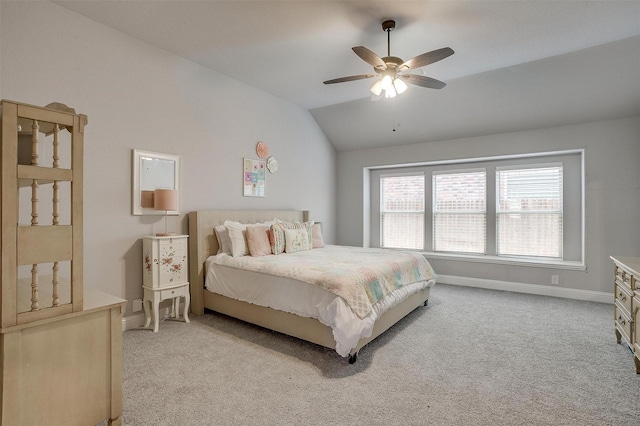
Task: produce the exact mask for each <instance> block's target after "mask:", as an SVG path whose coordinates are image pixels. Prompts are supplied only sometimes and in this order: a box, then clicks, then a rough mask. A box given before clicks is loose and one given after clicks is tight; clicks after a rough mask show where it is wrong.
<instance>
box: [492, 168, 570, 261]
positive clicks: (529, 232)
mask: <svg viewBox="0 0 640 426" xmlns="http://www.w3.org/2000/svg"><path fill="white" fill-rule="evenodd" d="M562 175H563V170H562V164H558V165H549V166H544V167H530V168H498V169H496V221H497V223H496V232H497V254H498V255H514V256H532V257H550V258H559V259H561V258H562V241H563V238H562V221H563V217H562V216H563V205H562V204H563V197H562V188H563V182H562Z"/></svg>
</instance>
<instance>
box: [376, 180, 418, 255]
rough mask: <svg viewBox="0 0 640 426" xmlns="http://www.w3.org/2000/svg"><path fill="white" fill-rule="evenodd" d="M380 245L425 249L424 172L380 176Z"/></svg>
mask: <svg viewBox="0 0 640 426" xmlns="http://www.w3.org/2000/svg"><path fill="white" fill-rule="evenodd" d="M380 192H381V193H380V200H381V203H380V204H381V206H380V246H381V247H387V248H408V249H418V250H422V249H423V248H424V198H425V191H424V174H423V173H420V174H413V175H402V176H382V177H381V178H380Z"/></svg>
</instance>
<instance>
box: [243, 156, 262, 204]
mask: <svg viewBox="0 0 640 426" xmlns="http://www.w3.org/2000/svg"><path fill="white" fill-rule="evenodd" d="M266 171H267V163H266V161H264V160H254V159H252V158H245V159H244V168H243V173H242V182H243V187H242V195H244V196H245V197H265V196H266V182H265V180H266V179H265V178H266Z"/></svg>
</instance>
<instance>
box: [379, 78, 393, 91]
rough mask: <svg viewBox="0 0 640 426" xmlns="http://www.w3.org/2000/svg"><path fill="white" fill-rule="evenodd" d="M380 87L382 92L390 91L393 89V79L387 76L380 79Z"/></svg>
mask: <svg viewBox="0 0 640 426" xmlns="http://www.w3.org/2000/svg"><path fill="white" fill-rule="evenodd" d="M380 85H381V87H382V89H383V90H385V91H386V90H390V89H391V88H393V78H391V76H390V75H389V74H386V75H385V76H384V77H382V80H380Z"/></svg>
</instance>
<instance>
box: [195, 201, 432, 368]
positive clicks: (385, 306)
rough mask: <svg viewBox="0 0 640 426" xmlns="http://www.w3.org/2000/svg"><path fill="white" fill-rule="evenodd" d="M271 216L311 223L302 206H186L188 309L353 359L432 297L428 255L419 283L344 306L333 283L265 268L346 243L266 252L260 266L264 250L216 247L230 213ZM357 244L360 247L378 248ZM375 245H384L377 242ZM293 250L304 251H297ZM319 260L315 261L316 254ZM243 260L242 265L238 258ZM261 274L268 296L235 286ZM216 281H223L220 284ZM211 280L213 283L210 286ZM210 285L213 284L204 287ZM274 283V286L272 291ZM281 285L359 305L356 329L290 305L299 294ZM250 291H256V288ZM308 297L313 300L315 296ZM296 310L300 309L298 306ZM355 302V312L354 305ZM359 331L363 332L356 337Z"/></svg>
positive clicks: (258, 218)
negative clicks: (321, 284)
mask: <svg viewBox="0 0 640 426" xmlns="http://www.w3.org/2000/svg"><path fill="white" fill-rule="evenodd" d="M273 219H278V220H280V221H285V222H296V223H305V222H306V223H308V222H309V212H308V211H299V210H206V211H193V212H190V213H189V275H190V290H191V311H192V313H193V314H195V315H201V314H203V313H204V311H205V309H209V310H212V311H215V312H219V313H222V314H225V315H228V316H231V317H234V318H237V319H240V320H243V321H246V322H249V323H252V324H255V325H259V326H262V327H265V328H268V329H270V330H274V331H277V332H280V333H284V334H287V335H289V336H293V337H297V338H299V339H302V340H305V341H309V342H312V343H315V344H318V345H321V346H324V347H327V348H331V349H334V350H336V352H338V354H340V355H341V356H343V357H348V359H349V363H354V362H355V361H356V359H357V354H358V351H359V350H360V349H361V348H362V347H363V346H365V345H366V344H367V343H369V342H370V341H372V340H373V339H375V338H376V337H377V336H379V335H380V334H382V333H383V332H384V331H386V330H387V329H389V328H390V327H391V326H392V325H394V324H395V323H396V322H398V321H399V320H400V319H402V318H403V317H405V316H406V315H407V314H409V313H410V312H412V311H413V310H415V309H416V308H418V307H419V306H423V305H424V306H426V305H427V302H428V299H429V293H430V289H431V287H432V286H433V285H434V284H435V274H433V270H432V269H431V266H430V265H429V264H428V262H425V263H426V265H427V266H424V265H423V264H422V263H421V264H420V271H421V274H422V275H420V277H419V279H418V278H416V282H415V283H414V282H411V283H408V284H407V285H404V286H403V287H402V288H399V289H397V291H396V290H394V292H393V294H389V295H384V296H380V295H379V297H380V298H381V300H378V301H375V302H374V301H372V302H371V306H370V307H369V308H370V309H371V311H370V312H369V313H368V311H367V309H366V308H362V309H364V310H360V311H357V310H356V309H344V306H346V305H345V304H344V302H345V301H344V300H343V298H342V297H341V296H336V295H334V294H331V295H328V294H329V292H328V291H326V290H325V289H323V288H318V286H317V285H312V284H310V281H308V282H304V280H303V279H302V278H299V277H298V278H299V280H296V279H294V278H295V277H294V276H291V277H282V278H276V277H275V276H273V275H269V276H268V277H267V276H265V274H264V271H261V268H263V267H264V261H265V260H270V261H275V260H276V259H277V260H278V262H279V261H285V259H291V261H294V262H301V263H300V265H307V263H306V262H310V261H312V260H311V259H313V258H314V257H317V255H319V254H322V255H324V256H328V255H329V253H330V252H331V251H332V250H333V251H337V252H338V253H341V250H346V249H347V248H345V247H341V246H331V245H327V246H326V247H324V248H321V249H312V250H309V251H308V252H307V251H302V252H299V253H292V254H289V253H286V254H283V255H278V256H265V257H264V259H263V264H260V266H255V262H256V261H258V260H260V258H256V257H252V256H245V257H242V258H236V257H233V256H228V255H223V254H222V255H221V254H218V252H219V248H220V247H219V242H218V238H217V237H216V234H215V232H214V227H216V226H218V225H221V224H224V223H225V221H228V220H230V221H236V222H239V223H243V224H249V223H262V222H265V221H270V220H273ZM353 249H355V250H360V251H374V250H375V249H362V248H353ZM378 251H379V252H380V251H382V250H380V249H378ZM384 252H386V253H394V252H395V253H400V252H398V251H394V250H384ZM365 254H366V253H365ZM378 255H379V254H378ZM295 256H300V257H298V258H296V257H295ZM413 256H414V258H420V259H418V260H419V261H420V262H423V259H422V258H421V257H420V256H418V255H415V254H414V255H413ZM345 257H346V256H345ZM294 259H295V260H294ZM314 261H316V262H317V260H314ZM413 261H414V262H415V261H416V260H415V259H414V260H413ZM238 262H239V264H240V266H238V265H237V264H236V263H238ZM266 263H270V262H266ZM251 265H254V266H253V269H251ZM245 267H249V269H248V270H243V269H242V268H245ZM213 268H215V269H213ZM299 269H304V268H299ZM267 275H268V274H267ZM294 275H295V274H294ZM296 277H297V275H296ZM416 277H417V275H416ZM258 280H261V281H260V282H261V283H263V282H264V284H261V285H264V286H267V285H268V286H270V287H265V288H269V289H270V291H268V292H266V293H267V294H268V295H269V297H271V299H270V300H266V301H265V300H263V299H260V298H259V297H258V298H257V299H255V300H254V299H253V297H254V296H253V295H254V293H255V292H253V293H252V292H251V291H250V290H249V292H248V293H241V290H238V291H240V293H239V294H236V287H237V288H243V286H244V285H248V284H250V283H255V282H257V281H258ZM409 281H411V280H409ZM219 285H221V287H215V286H219ZM212 286H214V287H213V288H212ZM207 287H208V288H210V289H207ZM305 288H306V290H305ZM271 289H274V290H273V291H271ZM276 290H277V291H281V292H285V293H287V294H291V295H295V294H297V293H296V292H298V291H300V292H302V291H307V290H309V291H311V292H312V293H314V294H315V295H316V296H318V297H319V298H320V299H322V300H324V301H325V302H326V306H329V308H330V309H325V310H323V311H322V312H324V311H326V310H331V311H336V310H337V311H340V312H342V311H350V313H349V315H351V316H354V312H358V315H359V316H357V317H355V322H354V324H357V325H355V326H351V325H349V326H348V328H349V327H351V328H354V330H355V329H357V330H355V331H352V330H347V331H346V332H344V333H343V332H342V331H340V330H339V329H338V328H337V325H336V324H333V321H334V320H332V319H331V318H329V317H328V316H327V315H329V314H326V315H325V314H324V313H320V314H318V315H316V314H314V313H309V312H307V311H305V310H304V309H303V308H302V307H300V308H299V309H298V308H297V307H296V306H293V305H292V304H294V303H297V302H292V301H290V300H289V298H288V297H287V298H285V297H280V296H277V293H276ZM263 293H264V292H263ZM247 294H251V296H249V295H247ZM301 294H302V295H303V296H301V297H298V299H299V300H307V299H306V298H307V296H306V294H307V293H301ZM323 294H324V295H323ZM256 297H257V296H256ZM279 297H280V298H279ZM309 297H310V296H309ZM314 297H315V296H314ZM278 298H279V299H278ZM274 299H275V300H274ZM285 299H286V300H285ZM347 299H348V298H347ZM314 300H315V299H314ZM322 303H324V302H318V303H317V305H318V306H321V305H322ZM282 304H284V305H282ZM308 304H310V305H314V306H315V305H316V303H315V302H313V303H308ZM323 306H324V305H323ZM299 310H300V312H298V311H299ZM352 310H353V311H354V312H351V311H352ZM335 321H336V322H340V321H342V320H340V319H336V320H335ZM354 333H359V336H357V338H355V340H354ZM343 334H348V335H349V337H348V338H347V339H346V340H344V339H343V337H342V335H343Z"/></svg>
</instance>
